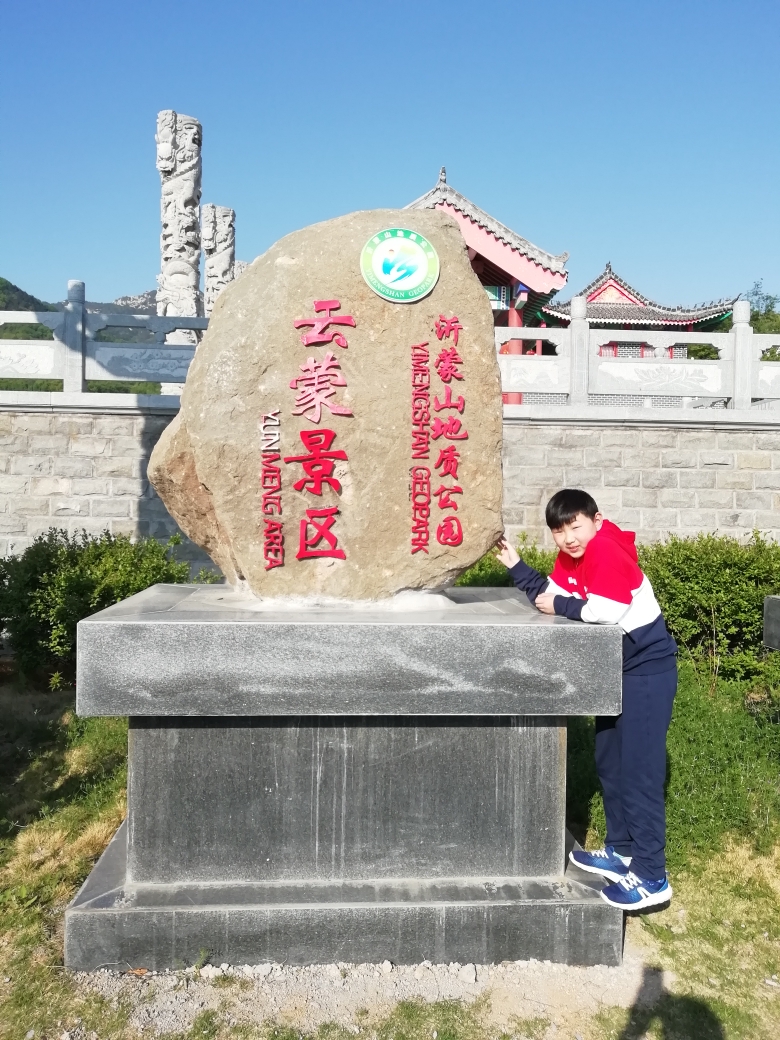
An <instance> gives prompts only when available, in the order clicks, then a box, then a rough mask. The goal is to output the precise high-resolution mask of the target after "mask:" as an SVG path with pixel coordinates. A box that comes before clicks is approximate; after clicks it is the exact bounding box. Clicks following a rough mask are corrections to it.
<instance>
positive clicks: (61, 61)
mask: <svg viewBox="0 0 780 1040" xmlns="http://www.w3.org/2000/svg"><path fill="white" fill-rule="evenodd" d="M2 25H3V48H2V50H3V60H2V63H1V64H0V102H1V103H0V113H1V115H0V119H1V120H2V124H1V126H0V207H1V209H0V275H2V276H4V277H6V278H9V279H10V280H11V281H13V282H15V283H16V284H18V285H20V286H22V287H23V288H24V289H26V290H27V291H29V292H32V293H34V294H35V295H37V296H40V297H42V298H44V299H49V300H58V299H62V298H63V296H64V292H65V285H66V282H67V279H68V278H81V279H83V280H84V281H86V283H87V294H88V297H89V298H90V299H93V300H108V299H113V298H114V297H116V296H118V295H120V294H125V293H134V292H140V291H142V290H144V289H147V288H152V287H154V284H155V275H156V273H157V270H158V263H159V253H158V250H159V242H158V236H159V226H158V222H159V201H158V200H159V177H158V174H157V171H156V169H155V165H154V161H155V149H154V129H155V119H156V113H157V111H158V110H159V109H162V108H174V109H176V110H178V111H180V112H184V113H187V114H188V115H192V116H196V117H197V118H198V119H200V120H201V122H202V123H203V132H204V148H203V169H204V175H203V201H204V202H215V203H217V204H220V205H228V206H232V207H233V208H234V209H235V210H236V211H237V220H236V222H237V242H238V247H237V253H238V256H239V257H240V258H242V259H247V260H249V259H252V258H253V257H255V256H257V255H258V254H259V253H261V252H263V251H264V250H265V249H266V248H268V246H270V245H271V244H272V243H273V242H274V241H275V240H276V239H278V238H279V237H281V236H282V235H284V234H286V233H287V232H289V231H293V230H295V229H296V228H299V227H303V226H304V225H306V224H309V223H312V222H313V221H317V220H323V219H327V218H328V217H332V216H336V215H338V214H341V213H346V212H349V211H350V210H355V209H368V208H373V207H380V206H401V205H404V204H405V203H406V202H409V201H411V200H412V199H414V198H416V197H417V196H418V195H421V194H422V193H423V192H424V191H426V190H427V189H428V188H430V187H432V185H433V183H434V182H435V180H436V178H437V175H438V170H439V166H441V165H442V164H444V165H446V167H447V172H448V179H449V181H450V183H451V184H453V185H454V186H455V187H456V188H457V189H458V190H459V191H461V192H463V194H465V195H467V196H468V197H469V198H471V199H473V200H474V201H475V202H476V203H478V204H479V205H480V206H482V207H483V208H484V209H486V210H487V211H488V212H489V213H491V214H493V215H494V216H495V217H497V218H498V219H499V220H502V221H503V222H504V223H505V224H508V225H509V226H510V227H511V228H513V229H514V230H515V231H517V232H519V233H520V234H522V235H524V236H525V237H526V238H529V239H531V241H533V242H535V243H536V244H537V245H539V246H541V247H542V248H544V249H546V250H548V251H550V252H554V253H560V252H563V251H564V250H566V251H568V252H569V253H570V254H571V259H570V261H569V264H568V268H569V271H570V277H569V289H570V290H576V289H578V288H581V287H582V286H583V285H584V284H585V283H586V282H587V281H589V280H590V279H591V278H592V277H594V276H595V275H596V274H597V273H598V272H599V271H600V270H601V269H602V267H603V265H604V263H605V261H606V260H611V261H612V264H613V267H614V268H615V269H616V270H617V271H618V272H620V273H621V274H622V275H623V276H624V277H625V278H627V279H628V280H629V281H630V282H632V283H634V284H635V285H636V286H637V288H639V289H640V290H642V291H644V292H645V293H646V294H648V295H650V296H652V297H654V298H656V299H657V300H660V302H663V303H670V304H676V303H694V302H697V301H700V300H703V299H709V298H711V297H717V296H721V295H727V294H731V293H735V294H736V293H738V292H744V291H746V290H748V289H749V288H750V287H751V285H752V284H753V282H754V281H755V280H756V279H759V278H763V279H764V283H765V288H766V289H768V290H770V291H775V292H780V190H779V189H778V169H779V168H780V162H778V160H779V159H780V155H779V153H780V134H779V133H778V120H779V118H780V115H779V114H780V104H779V103H778V102H779V101H780V97H778V95H779V94H780V76H778V73H777V61H778V59H777V53H778V40H779V38H780V36H779V34H780V4H778V3H777V0H755V2H754V0H740V2H734V0H706V2H704V0H673V2H670V0H655V2H647V0H632V2H624V3H616V2H614V0H602V3H600V4H592V3H585V2H584V0H557V2H555V3H546V4H541V3H533V4H532V3H529V2H527V0H514V2H504V0H494V2H493V3H490V4H486V3H473V2H471V3H468V2H465V0H452V2H450V3H440V2H429V0H418V2H417V3H410V2H408V0H396V2H394V3H382V4H380V3H376V2H367V0H363V2H358V0H329V2H327V3H325V2H319V3H315V2H300V0H283V2H279V0H277V2H273V3H272V2H267V0H255V2H250V0H245V2H243V3H239V2H234V0H220V2H219V3H216V2H207V0H187V2H173V0H154V2H150V0H132V3H130V2H125V3H121V4H120V3H117V2H113V0H102V2H87V0H6V3H5V4H3V15H2ZM563 295H566V296H568V295H570V292H569V291H567V290H564V293H563Z"/></svg>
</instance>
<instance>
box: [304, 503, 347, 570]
mask: <svg viewBox="0 0 780 1040" xmlns="http://www.w3.org/2000/svg"><path fill="white" fill-rule="evenodd" d="M338 511H339V510H338V506H331V507H330V508H329V509H307V510H306V516H305V518H304V519H302V520H301V537H300V544H299V546H298V552H297V553H296V554H295V558H296V559H297V560H316V559H320V558H321V557H323V556H329V557H330V558H331V559H333V560H346V558H347V554H346V553H345V552H344V550H343V549H339V548H338V547H337V546H338V539H337V538H336V536H335V534H333V532H332V531H331V528H332V527H333V525H334V524H335V522H336V513H338ZM310 527H313V528H314V530H313V531H312V532H311V533H309V528H310ZM323 538H324V539H325V541H326V542H327V543H328V548H327V549H316V548H315V546H317V545H319V543H320V542H321V541H322V540H323Z"/></svg>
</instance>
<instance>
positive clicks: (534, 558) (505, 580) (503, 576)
mask: <svg viewBox="0 0 780 1040" xmlns="http://www.w3.org/2000/svg"><path fill="white" fill-rule="evenodd" d="M517 551H518V552H519V553H520V555H521V556H522V558H523V559H524V560H525V562H526V563H527V564H528V566H529V567H533V568H534V569H535V570H537V571H539V573H540V574H544V575H548V574H549V573H550V571H552V569H553V564H554V563H555V557H556V556H557V555H558V553H557V550H555V549H540V548H539V546H538V545H536V544H535V543H534V542H530V541H529V540H528V535H527V534H526V533H525V531H524V532H523V533H522V534H521V535H520V539H519V541H518V543H517ZM455 584H456V585H480V586H489V585H511V584H512V579H511V578H510V577H509V572H508V571H507V569H506V567H505V566H504V565H503V563H499V562H498V560H497V559H496V557H495V555H494V550H491V551H490V552H489V553H485V555H484V556H483V557H482V559H481V560H477V562H476V563H475V564H474V566H473V567H469V569H468V570H467V571H464V572H463V574H461V576H460V577H459V578H458V580H457V581H456V582H455Z"/></svg>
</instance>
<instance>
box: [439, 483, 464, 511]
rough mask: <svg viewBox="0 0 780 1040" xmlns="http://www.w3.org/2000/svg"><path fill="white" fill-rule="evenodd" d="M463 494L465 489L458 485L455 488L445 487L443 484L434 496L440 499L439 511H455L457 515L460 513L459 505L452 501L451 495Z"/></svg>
mask: <svg viewBox="0 0 780 1040" xmlns="http://www.w3.org/2000/svg"><path fill="white" fill-rule="evenodd" d="M462 494H463V488H462V487H458V486H457V485H456V486H455V487H445V486H444V485H443V484H442V486H441V487H440V488H439V489H438V490H437V491H434V495H435V496H436V497H437V498H438V499H439V509H454V510H455V512H456V513H457V511H458V503H457V502H455V501H454V500H453V499H451V498H450V495H462ZM439 496H441V497H439Z"/></svg>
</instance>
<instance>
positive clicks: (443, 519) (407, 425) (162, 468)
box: [149, 210, 503, 599]
mask: <svg viewBox="0 0 780 1040" xmlns="http://www.w3.org/2000/svg"><path fill="white" fill-rule="evenodd" d="M388 229H392V236H387V235H384V234H383V235H381V236H380V235H379V234H378V233H379V232H385V231H386V230H388ZM398 229H407V230H408V232H409V234H406V235H404V234H402V233H399V231H398ZM393 236H396V237H397V243H396V242H393V241H388V238H390V239H391V240H392V238H393ZM428 243H430V244H428ZM431 246H432V247H433V250H431V248H430V247H431ZM417 247H420V248H421V249H422V250H423V251H425V253H426V256H428V257H430V258H431V259H430V260H423V261H422V262H423V264H428V265H429V267H428V274H429V278H428V281H429V282H430V281H431V279H432V278H433V277H434V275H435V255H436V254H437V255H438V260H439V264H440V273H439V276H438V281H436V282H435V285H434V287H433V289H432V290H431V291H429V292H428V294H427V295H422V294H423V293H424V292H425V291H426V290H428V289H429V285H428V284H427V283H425V282H423V283H421V285H420V286H418V288H416V289H415V288H414V283H415V282H416V281H419V280H420V278H421V277H422V275H421V274H419V273H418V274H417V275H414V274H412V276H411V277H410V275H409V271H410V270H412V271H413V270H414V267H415V263H416V259H415V258H417V259H419V258H420V257H421V256H422V253H421V252H420V248H417ZM415 249H416V252H415ZM434 251H435V253H434ZM409 257H411V260H409ZM361 260H362V264H363V269H364V270H361ZM407 261H408V262H407ZM372 264H373V268H372ZM372 272H373V273H372ZM369 281H371V282H373V284H374V285H375V287H377V288H379V290H380V291H382V292H385V293H386V294H387V295H389V296H390V297H391V298H392V297H393V296H394V295H395V296H400V295H401V294H402V292H403V291H404V290H403V289H400V288H399V289H395V288H394V286H404V285H407V286H409V285H411V286H412V289H410V290H409V291H407V292H406V295H408V296H411V297H414V296H415V294H418V295H419V298H417V299H414V300H413V302H395V301H393V302H390V300H389V299H386V298H384V297H383V296H380V295H379V294H378V293H377V292H376V291H374V289H372V288H371V287H370V285H369ZM383 286H385V288H384V289H383V288H382V287H383ZM413 398H414V401H413ZM501 435H502V434H501V386H500V380H499V372H498V365H497V362H496V352H495V345H494V337H493V319H492V312H491V308H490V303H489V301H488V297H487V295H486V293H485V291H484V289H483V288H482V286H481V285H480V282H479V280H478V278H477V277H476V275H475V274H474V272H473V270H472V268H471V264H470V262H469V258H468V254H467V250H466V246H465V243H464V241H463V238H462V236H461V233H460V231H459V229H458V226H457V224H456V223H455V222H454V221H453V220H452V218H450V217H449V216H447V215H446V214H444V213H441V212H439V211H436V210H431V211H415V212H410V211H408V210H374V211H370V212H364V213H352V214H349V215H347V216H345V217H339V218H338V219H336V220H329V221H326V222H325V223H322V224H315V225H313V226H312V227H307V228H304V229H303V230H301V231H296V232H295V233H293V234H291V235H288V236H287V237H286V238H283V239H282V240H281V241H279V242H277V243H276V245H274V246H272V248H271V249H269V250H268V252H267V253H265V254H264V255H263V256H261V257H259V258H258V259H257V260H255V262H254V263H253V264H252V265H251V266H250V267H249V268H248V269H247V270H246V271H245V272H244V274H243V275H242V276H241V278H240V279H239V280H238V281H236V282H234V283H232V284H231V285H229V286H228V287H227V288H226V289H225V290H224V291H223V292H222V293H221V294H220V296H219V298H218V299H217V301H216V304H215V307H214V311H213V313H212V315H211V320H210V323H209V328H208V331H207V332H206V333H205V335H204V337H203V340H202V342H201V343H200V345H199V346H198V348H197V351H196V353H195V358H194V360H193V362H192V365H191V367H190V370H189V374H188V376H187V382H186V385H185V388H184V392H183V394H182V400H181V410H180V412H179V414H178V416H177V417H176V418H175V419H174V421H173V422H172V423H171V424H170V426H169V427H168V428H167V430H166V431H165V432H164V433H163V435H162V437H161V438H160V440H159V442H158V444H157V446H156V447H155V449H154V452H153V453H152V458H151V462H150V466H149V477H150V480H151V482H152V483H153V485H154V486H155V488H156V489H157V491H158V493H159V495H160V497H161V498H162V500H163V501H164V502H165V505H166V506H167V508H168V510H169V511H170V513H171V515H172V516H173V517H174V518H175V520H176V521H177V523H178V524H179V525H180V527H181V528H182V530H183V531H185V532H186V534H187V535H188V536H189V537H190V538H191V539H192V540H193V541H194V542H196V543H197V544H198V545H200V546H202V547H203V548H204V549H205V550H206V552H208V553H209V555H210V556H211V557H212V559H213V560H214V562H215V563H216V564H218V566H219V567H220V568H221V569H222V571H223V572H224V574H225V575H226V577H227V579H228V581H229V582H230V583H231V584H233V585H235V586H238V587H243V588H244V589H248V590H251V592H253V593H254V594H256V595H258V596H263V597H267V596H318V597H337V598H346V599H376V598H379V597H385V596H390V595H392V594H393V593H396V592H399V591H401V590H404V589H432V588H437V587H440V586H443V585H446V584H448V583H450V582H451V581H452V580H454V578H455V577H457V575H458V574H459V573H460V572H461V571H462V570H463V569H464V568H466V567H468V566H469V565H470V564H472V563H474V561H475V560H477V559H479V557H480V556H482V554H483V553H485V552H486V551H487V550H488V549H489V548H490V547H491V546H492V545H494V544H495V542H496V540H497V539H498V538H499V537H500V536H501V533H502V529H503V527H502V519H501V500H502V493H501V492H502V489H501Z"/></svg>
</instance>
